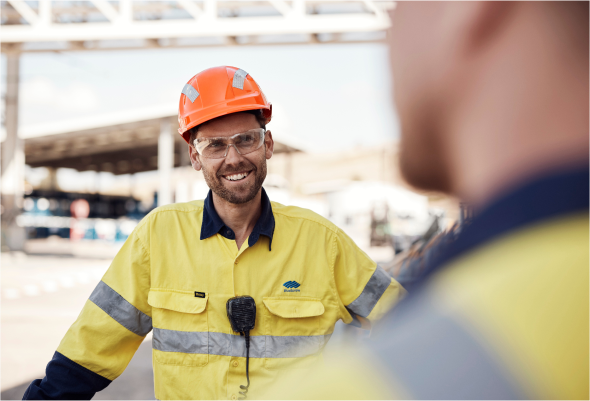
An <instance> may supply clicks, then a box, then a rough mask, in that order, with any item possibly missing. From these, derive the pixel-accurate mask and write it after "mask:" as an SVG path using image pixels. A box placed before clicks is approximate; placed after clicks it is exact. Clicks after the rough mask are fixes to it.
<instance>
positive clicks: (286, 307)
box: [262, 297, 327, 369]
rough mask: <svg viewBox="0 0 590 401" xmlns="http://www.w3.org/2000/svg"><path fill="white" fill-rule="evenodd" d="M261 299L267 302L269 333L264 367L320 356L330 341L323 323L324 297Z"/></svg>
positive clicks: (275, 366)
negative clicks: (325, 333)
mask: <svg viewBox="0 0 590 401" xmlns="http://www.w3.org/2000/svg"><path fill="white" fill-rule="evenodd" d="M262 302H263V303H264V305H265V306H266V310H265V313H264V315H263V318H264V328H265V332H266V333H267V334H268V335H267V336H266V344H265V355H264V356H265V358H264V365H265V367H266V368H267V369H280V368H282V367H287V366H289V367H294V368H296V367H298V366H297V365H300V364H302V363H303V365H307V363H304V359H303V358H305V357H310V356H317V355H318V353H319V352H320V351H321V350H322V348H323V347H324V345H325V343H326V341H327V337H326V336H325V335H324V331H325V330H324V328H323V327H322V325H321V322H322V315H323V314H324V311H325V308H324V305H323V304H322V301H321V300H320V299H319V298H303V297H264V298H263V299H262ZM309 360H310V358H305V361H307V362H309ZM301 367H304V366H301Z"/></svg>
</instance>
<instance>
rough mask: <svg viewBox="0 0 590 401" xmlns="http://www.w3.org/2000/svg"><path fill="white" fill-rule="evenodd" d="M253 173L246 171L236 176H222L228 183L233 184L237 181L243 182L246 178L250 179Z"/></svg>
mask: <svg viewBox="0 0 590 401" xmlns="http://www.w3.org/2000/svg"><path fill="white" fill-rule="evenodd" d="M250 173H251V171H246V172H243V173H235V174H230V175H222V177H223V178H224V179H225V180H227V181H231V182H236V181H242V180H244V179H245V178H246V177H248V176H249V175H250Z"/></svg>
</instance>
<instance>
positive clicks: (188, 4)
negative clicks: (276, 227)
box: [0, 0, 395, 249]
mask: <svg viewBox="0 0 590 401" xmlns="http://www.w3.org/2000/svg"><path fill="white" fill-rule="evenodd" d="M394 6H395V2H392V1H370V0H362V1H337V0H327V1H311V0H310V1H307V0H292V1H284V0H268V1H247V0H244V1H231V0H227V1H226V0H200V1H198V0H177V1H155V0H153V1H152V0H150V1H144V0H89V1H78V0H76V1H67V0H59V1H58V0H38V1H29V0H2V1H0V24H1V29H2V35H1V38H0V39H1V43H0V45H1V51H2V53H4V54H5V56H6V94H5V109H4V111H5V119H4V126H5V129H6V137H5V139H4V141H3V142H2V182H1V184H2V188H1V189H2V207H1V213H2V230H3V235H2V238H3V241H4V238H8V239H10V240H11V241H12V243H11V244H8V246H9V247H10V248H11V249H19V248H20V247H21V246H22V244H23V243H24V237H23V236H24V234H23V233H22V232H20V231H18V228H17V227H15V226H14V221H15V217H16V216H17V215H18V214H19V213H20V208H21V207H22V200H23V191H24V165H25V160H26V163H27V164H30V165H31V166H49V167H72V168H76V169H78V170H83V169H90V167H93V168H95V169H96V171H111V172H113V173H115V174H123V173H133V172H139V171H146V170H153V169H156V168H157V169H158V171H159V176H160V190H159V196H158V199H159V201H160V202H161V203H162V204H165V203H168V202H170V200H171V194H170V177H171V172H172V168H173V167H174V166H175V165H178V164H179V163H183V162H182V159H181V158H182V156H180V155H181V153H179V152H178V151H177V150H175V149H176V148H177V147H179V146H180V145H181V144H179V143H178V141H179V138H176V135H173V133H172V130H173V124H172V121H171V119H170V117H171V116H172V115H173V114H174V113H170V112H168V113H167V114H166V115H162V116H155V115H153V116H151V117H149V118H143V119H138V120H135V121H126V122H121V123H117V124H111V125H106V126H105V125H104V124H103V125H101V126H95V127H86V128H84V129H83V128H76V129H74V130H63V129H62V130H58V131H59V133H55V132H54V134H53V135H49V134H47V133H46V134H45V135H43V134H40V135H37V136H31V137H29V136H27V135H24V134H25V133H21V134H20V135H19V133H18V83H19V61H20V54H22V53H24V52H62V51H63V52H67V51H97V50H102V51H112V50H122V49H150V48H151V49H165V48H184V47H202V46H227V45H230V46H239V45H276V44H281V45H283V44H322V43H354V42H375V41H381V40H383V39H384V37H385V30H386V29H387V28H388V27H389V26H390V20H389V17H388V15H387V10H389V9H391V8H393V7H394ZM39 132H41V131H39ZM25 136H26V139H25ZM175 138H176V139H175ZM275 139H276V138H275ZM156 142H157V146H155V145H156ZM139 143H141V145H139ZM279 143H280V141H279ZM60 147H61V148H60ZM276 150H277V151H285V152H291V151H293V150H295V148H293V147H291V146H288V145H284V146H283V147H282V148H281V146H278V148H277V149H276ZM175 155H179V156H175ZM177 159H180V160H177ZM113 160H117V162H116V163H114V164H113V162H112V161H113ZM86 163H87V164H86ZM109 163H110V164H109ZM84 164H86V167H84V166H83V165H84ZM11 230H12V231H11ZM4 233H7V234H6V235H5V234H4ZM4 245H5V243H4V242H3V246H4Z"/></svg>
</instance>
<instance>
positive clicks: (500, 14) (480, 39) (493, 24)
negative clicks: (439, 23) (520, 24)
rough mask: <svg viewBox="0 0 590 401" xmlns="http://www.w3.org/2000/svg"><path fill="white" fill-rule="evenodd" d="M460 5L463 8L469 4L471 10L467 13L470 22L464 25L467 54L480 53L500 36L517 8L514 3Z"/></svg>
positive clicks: (483, 2) (486, 2)
mask: <svg viewBox="0 0 590 401" xmlns="http://www.w3.org/2000/svg"><path fill="white" fill-rule="evenodd" d="M460 3H461V5H465V6H467V4H469V7H470V8H471V10H470V11H469V14H470V16H469V17H470V18H469V20H470V22H469V23H468V24H467V25H466V28H467V30H466V32H465V38H466V42H465V45H466V47H465V50H466V51H467V52H469V53H470V52H478V51H480V50H481V49H483V48H485V47H486V45H487V44H488V43H489V42H491V41H493V39H494V38H495V37H497V36H498V35H500V34H501V33H502V29H503V28H504V26H506V25H507V22H508V21H509V20H510V17H512V16H513V14H514V10H515V9H516V7H517V4H516V2H510V1H474V2H469V3H465V2H460Z"/></svg>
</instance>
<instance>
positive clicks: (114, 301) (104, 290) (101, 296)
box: [89, 281, 152, 337]
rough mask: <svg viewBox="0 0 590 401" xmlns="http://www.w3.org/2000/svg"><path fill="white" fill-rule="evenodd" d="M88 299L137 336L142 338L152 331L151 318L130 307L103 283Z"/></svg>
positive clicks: (99, 284)
mask: <svg viewBox="0 0 590 401" xmlns="http://www.w3.org/2000/svg"><path fill="white" fill-rule="evenodd" d="M89 299H90V300H91V301H92V302H94V303H95V304H96V306H98V307H99V308H100V309H102V310H103V311H104V312H105V313H106V314H107V315H109V316H110V317H112V318H113V319H115V321H116V322H117V323H119V324H120V325H121V326H123V327H125V328H126V329H127V330H129V331H131V332H133V333H135V334H137V335H138V336H142V337H143V336H145V335H146V334H148V333H149V332H150V331H151V330H152V318H151V317H149V316H148V315H146V314H145V313H143V312H142V311H140V310H139V309H137V308H136V307H135V306H133V305H131V304H130V303H129V302H128V301H127V300H125V298H123V297H122V296H121V295H119V294H118V293H117V292H116V291H115V290H113V289H112V288H111V287H109V286H108V285H107V284H105V282H104V281H101V282H100V283H98V285H97V286H96V288H95V289H94V291H92V294H90V298H89Z"/></svg>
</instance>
